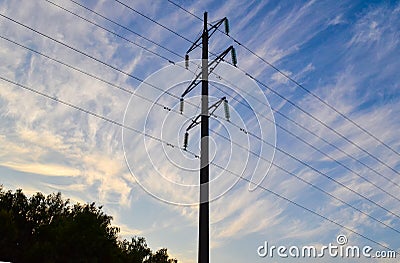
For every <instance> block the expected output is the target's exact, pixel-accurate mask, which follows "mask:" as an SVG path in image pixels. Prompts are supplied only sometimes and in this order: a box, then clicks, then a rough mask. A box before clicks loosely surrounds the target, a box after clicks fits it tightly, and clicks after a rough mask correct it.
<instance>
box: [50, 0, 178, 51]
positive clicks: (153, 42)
mask: <svg viewBox="0 0 400 263" xmlns="http://www.w3.org/2000/svg"><path fill="white" fill-rule="evenodd" d="M45 1H47V0H45ZM69 1H71V2H72V3H74V4H76V5H78V6H80V7H82V8H84V9H86V10H87V11H89V12H91V13H93V14H95V15H97V16H99V17H101V18H103V19H104V20H107V21H108V22H111V23H113V24H114V25H117V26H119V27H120V28H123V29H125V30H126V31H129V32H130V33H132V34H135V35H136V36H138V37H141V38H143V39H145V40H147V41H149V42H150V43H152V44H154V45H156V46H157V47H159V48H162V49H164V50H166V51H168V52H170V53H172V54H174V55H175V56H177V57H179V58H183V56H182V55H181V54H179V53H177V52H175V51H173V50H171V49H169V48H166V47H165V46H162V45H160V44H159V43H157V42H155V41H153V40H151V39H150V38H148V37H145V36H143V35H142V34H139V33H138V32H136V31H133V30H132V29H131V28H129V27H126V26H124V25H122V24H120V23H118V22H116V21H114V20H112V19H110V18H108V17H106V16H104V15H102V14H100V13H99V12H97V11H95V10H93V9H91V8H89V7H87V6H85V5H83V4H81V3H79V2H76V1H74V0H69Z"/></svg>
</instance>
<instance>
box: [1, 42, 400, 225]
mask: <svg viewBox="0 0 400 263" xmlns="http://www.w3.org/2000/svg"><path fill="white" fill-rule="evenodd" d="M0 38H2V39H4V40H7V41H9V42H11V43H13V44H15V45H18V46H20V47H22V48H25V49H27V50H29V51H31V52H34V53H36V54H39V55H41V56H43V57H45V58H47V59H50V60H52V61H55V62H57V63H60V64H62V65H63V66H66V67H68V68H71V69H73V70H76V71H78V72H80V73H82V74H85V75H87V76H89V77H92V78H95V79H96V80H99V81H102V82H104V83H106V84H108V85H110V86H113V87H115V88H118V89H121V90H123V91H125V92H127V93H129V94H131V95H134V96H137V97H139V98H142V99H144V100H146V101H148V102H150V103H153V104H156V105H157V106H159V107H161V108H163V109H166V110H168V111H172V112H174V113H176V114H180V113H179V112H178V111H176V110H173V109H170V108H169V107H168V106H165V105H162V104H160V103H158V102H156V101H153V100H150V99H148V98H146V97H144V96H141V95H139V94H137V93H133V92H132V91H130V90H128V89H125V88H123V87H121V86H118V85H115V84H114V83H111V82H109V81H106V80H104V79H102V78H99V77H97V76H95V75H93V74H90V73H87V72H85V71H83V70H81V69H78V68H76V67H73V66H71V65H68V64H66V63H64V62H62V61H60V60H57V59H54V58H52V57H50V56H47V55H45V54H43V53H41V52H38V51H36V50H34V49H31V48H29V47H26V46H24V45H22V44H19V43H17V42H15V41H12V40H10V39H8V38H6V37H3V36H1V35H0ZM217 88H218V87H217ZM197 107H198V106H197ZM185 117H187V118H188V116H185ZM230 124H231V125H233V126H235V127H236V128H238V129H240V130H243V129H242V128H241V127H240V126H238V125H236V124H234V123H230ZM211 131H212V132H214V133H216V134H217V135H219V136H220V137H222V138H224V139H226V140H228V141H230V140H229V139H228V138H226V137H225V136H224V135H222V134H220V133H218V132H216V131H214V130H212V129H211ZM246 133H248V134H249V135H250V136H253V137H255V138H256V139H258V140H259V141H261V142H263V143H264V144H267V145H269V146H272V147H274V145H272V144H271V143H269V142H266V141H265V140H263V139H262V138H260V137H259V136H257V135H255V134H253V133H252V132H250V131H246ZM230 142H232V143H233V144H235V145H237V146H241V145H240V144H238V143H236V142H234V141H230ZM242 147H243V146H242ZM276 149H277V150H278V151H280V152H282V153H284V154H285V155H287V156H289V157H291V158H292V159H295V160H296V161H298V162H300V163H301V164H302V165H305V166H307V167H309V165H308V164H306V163H305V162H304V161H301V160H299V159H298V158H296V157H294V156H293V155H291V154H290V153H288V152H286V151H284V150H282V149H280V148H278V147H276ZM246 150H248V151H250V153H252V154H253V155H255V156H256V157H258V158H260V159H263V160H264V161H267V162H269V161H268V160H266V159H265V158H264V157H262V156H261V155H259V154H256V153H255V152H253V151H251V150H249V149H246ZM272 165H274V166H277V167H278V168H280V169H281V170H283V171H285V172H286V173H288V174H290V175H292V176H295V177H296V178H298V179H300V180H302V181H303V182H306V181H304V180H303V179H301V178H299V177H298V176H296V175H295V174H294V173H292V172H289V171H287V170H286V169H284V168H282V167H281V166H278V165H276V164H272ZM313 169H314V170H316V169H315V168H313ZM316 171H318V173H319V174H321V175H323V176H326V175H325V174H323V173H322V172H320V171H319V170H316ZM334 181H335V182H336V180H334ZM306 183H308V182H306ZM336 183H337V182H336ZM308 184H310V183H308ZM310 185H311V186H312V187H314V188H316V189H320V188H319V187H318V186H315V185H313V184H310ZM376 187H377V186H376ZM378 188H379V187H378ZM379 189H380V188H379ZM349 190H350V191H352V192H354V190H352V189H349ZM322 191H323V190H322ZM324 192H325V191H324ZM325 193H326V192H325ZM327 194H328V195H330V196H332V195H331V194H330V193H327ZM388 194H389V195H390V196H392V197H394V196H393V195H391V194H390V193H388ZM361 197H363V196H361ZM334 198H336V197H334ZM363 198H364V199H366V200H367V201H370V202H372V203H374V204H376V203H375V202H374V201H372V200H370V199H369V198H366V197H363ZM394 198H396V197H394ZM396 199H397V198H396ZM397 200H398V199H397ZM350 206H351V205H350ZM378 206H379V207H381V208H382V209H384V210H386V211H388V212H389V213H391V214H393V213H392V212H391V211H389V210H387V209H386V208H384V207H382V206H380V205H378ZM351 207H352V206H351ZM357 211H358V210H357ZM394 215H395V214H394ZM378 221H379V222H380V220H378Z"/></svg>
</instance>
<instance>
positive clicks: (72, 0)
mask: <svg viewBox="0 0 400 263" xmlns="http://www.w3.org/2000/svg"><path fill="white" fill-rule="evenodd" d="M45 1H47V2H49V3H51V4H53V5H55V6H57V7H59V8H61V9H63V10H65V11H66V12H69V13H71V14H73V15H75V16H77V17H79V18H81V19H83V20H84V21H87V22H89V23H91V24H93V25H95V26H98V27H100V28H101V29H103V30H105V31H107V32H109V33H111V34H113V35H117V36H118V37H120V38H122V39H124V40H126V41H128V42H131V41H130V40H128V39H126V38H124V37H121V36H119V35H118V34H115V33H114V32H112V31H110V30H108V29H106V28H104V27H102V26H100V25H98V24H96V23H93V22H91V21H89V20H87V19H85V18H83V17H81V16H79V15H77V14H75V13H73V12H71V11H69V10H67V9H65V8H63V7H61V6H59V5H57V4H54V3H53V2H51V1H49V0H45ZM70 1H71V2H73V3H75V4H77V5H78V6H80V7H82V8H85V9H86V10H88V11H90V12H92V13H94V14H96V15H98V16H100V17H102V18H103V19H106V20H107V21H109V22H112V23H114V24H116V25H118V26H119V27H121V28H124V29H126V30H128V31H130V32H132V33H134V34H137V35H139V36H140V37H143V36H142V35H140V34H138V33H136V32H134V31H132V30H130V29H129V28H127V27H125V26H123V25H121V24H119V23H117V22H115V21H114V20H111V19H109V18H107V17H105V16H103V15H101V14H99V13H98V12H96V11H94V10H92V9H90V8H88V7H86V6H83V5H81V4H79V3H77V2H76V1H74V0H70ZM170 2H171V3H173V2H172V1H170ZM173 4H175V3H173ZM177 6H178V5H177ZM183 10H184V9H183ZM136 11H137V10H136ZM137 12H138V11H137ZM189 13H190V12H189ZM145 17H146V18H147V16H145ZM143 38H145V37H143ZM145 39H146V40H148V41H150V42H151V43H153V44H155V45H157V46H158V47H161V48H163V49H165V50H167V51H169V52H171V53H173V54H175V55H177V56H179V57H181V58H182V57H183V56H181V55H179V54H178V53H176V52H174V51H171V50H169V49H168V48H165V47H164V46H162V45H160V44H158V43H156V42H154V41H152V40H151V39H148V38H145ZM131 43H132V42H131ZM133 44H135V43H133ZM140 47H141V46H140ZM144 49H145V50H147V49H146V48H144ZM150 52H151V53H152V54H155V55H156V56H159V57H161V58H163V59H164V60H166V61H168V62H170V63H173V64H175V62H173V61H172V60H170V59H168V58H166V57H164V56H161V55H159V54H158V53H156V52H152V51H150ZM214 74H215V75H217V74H216V73H214ZM217 76H218V75H217ZM219 77H221V76H219ZM225 81H226V80H225ZM213 86H215V85H213ZM238 88H239V87H238ZM239 89H240V88H239ZM220 90H221V89H220ZM221 91H222V90H221ZM242 91H244V90H242ZM222 92H223V91H222ZM244 92H246V91H244ZM224 93H225V92H224ZM225 94H226V95H229V94H227V93H225ZM247 94H248V95H249V96H251V97H253V98H254V99H256V100H257V101H259V102H260V103H262V104H264V102H262V101H260V100H259V99H258V98H257V97H255V96H253V95H252V94H249V93H247ZM238 102H239V103H241V104H242V105H245V106H247V107H248V105H247V104H244V103H243V102H241V101H238ZM264 105H265V104H264ZM274 112H276V113H278V114H280V115H282V116H283V117H284V118H286V119H288V120H291V119H290V118H288V117H286V116H285V115H284V114H282V113H280V112H279V111H274ZM266 119H267V118H266ZM267 120H269V119H267ZM269 121H271V120H269ZM296 124H297V122H296ZM276 125H277V126H279V125H278V124H276ZM280 128H282V129H284V130H285V131H286V132H288V133H289V134H291V135H293V136H295V137H296V138H298V139H300V138H299V137H298V136H296V135H294V134H293V133H291V132H290V131H288V130H287V129H285V128H283V127H280ZM317 137H318V138H320V139H323V138H321V137H319V136H317ZM300 140H302V141H303V142H304V143H306V144H307V145H309V146H311V147H312V148H313V149H315V150H317V151H318V152H320V153H322V154H324V155H325V156H327V157H328V158H330V159H331V160H334V161H335V162H336V163H338V164H340V165H341V166H343V167H344V168H346V169H347V170H350V169H349V168H348V167H347V166H344V165H343V164H342V163H341V162H338V161H337V160H335V159H333V158H332V157H330V156H329V155H327V154H325V153H323V152H322V151H320V150H319V149H318V148H316V147H314V146H312V145H311V144H309V143H308V142H306V141H305V140H303V139H300ZM330 144H331V143H330ZM332 145H333V144H332ZM334 147H336V146H334ZM336 148H337V147H336ZM346 154H347V153H346ZM347 155H348V154H347ZM348 156H350V157H352V156H351V155H348ZM353 158H354V157H353ZM354 159H356V158H354ZM356 160H357V159H356ZM357 161H359V160H357ZM359 162H360V161H359ZM360 163H362V162H360ZM362 164H363V165H364V166H366V165H365V164H364V163H362ZM366 167H368V168H370V169H371V167H369V166H366ZM373 171H374V172H375V173H376V174H378V175H380V176H381V177H383V178H385V179H386V180H388V181H390V182H392V183H393V184H395V185H396V186H398V187H400V185H399V184H398V183H396V182H394V181H393V180H391V179H390V178H388V177H387V176H384V175H382V174H381V173H378V172H377V171H376V170H375V169H373ZM351 172H353V173H354V174H356V175H358V176H359V177H361V178H363V179H364V180H365V181H367V182H369V183H371V184H372V185H374V186H375V187H377V188H378V189H380V190H381V191H383V192H385V193H387V194H389V195H390V196H392V197H394V196H393V195H392V194H390V193H388V192H387V191H385V190H384V189H383V188H381V187H379V186H377V185H376V184H374V183H373V182H371V181H370V180H369V179H366V178H365V177H363V176H362V175H361V174H359V173H356V172H355V171H354V170H351ZM396 199H397V198H396ZM397 200H399V199H397ZM399 201H400V200H399Z"/></svg>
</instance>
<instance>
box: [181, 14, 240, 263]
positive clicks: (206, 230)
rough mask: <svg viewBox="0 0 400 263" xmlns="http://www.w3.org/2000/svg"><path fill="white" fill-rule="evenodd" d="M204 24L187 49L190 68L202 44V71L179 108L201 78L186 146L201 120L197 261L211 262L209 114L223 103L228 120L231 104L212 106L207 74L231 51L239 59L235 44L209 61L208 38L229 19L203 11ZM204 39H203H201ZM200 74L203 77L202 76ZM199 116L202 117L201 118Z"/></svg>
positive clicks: (186, 62)
mask: <svg viewBox="0 0 400 263" xmlns="http://www.w3.org/2000/svg"><path fill="white" fill-rule="evenodd" d="M203 22H204V26H203V33H202V35H201V36H200V37H199V38H198V39H197V40H196V41H195V42H194V43H193V45H192V46H191V47H190V48H189V50H188V51H187V52H186V56H185V66H186V68H187V69H188V68H189V53H190V52H191V51H193V50H194V49H196V48H197V47H199V46H200V43H201V46H202V56H201V57H202V61H201V67H202V70H201V73H199V74H198V75H197V76H196V77H195V78H194V80H193V81H192V82H191V83H190V85H189V87H188V88H187V89H186V90H185V91H184V92H183V93H182V95H181V99H180V111H181V113H182V112H183V106H184V97H185V96H186V95H187V94H188V93H189V92H190V91H192V90H193V89H194V88H195V87H196V86H197V85H198V84H200V82H201V113H200V115H198V116H196V117H194V118H193V119H192V123H191V124H190V125H189V126H188V127H187V129H186V133H185V138H184V143H183V145H184V146H183V147H184V150H186V148H187V146H188V140H189V130H190V129H192V128H194V127H196V126H197V125H199V124H201V128H200V129H201V130H200V136H201V138H200V139H201V140H200V207H199V209H200V210H199V246H198V249H199V252H198V263H209V261H210V203H209V198H210V193H209V192H210V185H209V181H210V167H209V118H210V115H212V114H213V113H214V111H215V110H216V109H217V108H218V107H219V105H221V104H222V103H224V108H225V118H226V119H227V120H228V121H229V106H228V101H227V99H226V97H223V98H221V99H220V100H219V101H217V102H216V103H214V104H213V105H211V106H209V101H208V76H209V74H210V73H211V72H212V71H213V70H214V69H215V68H216V67H217V65H218V64H219V63H220V62H221V61H223V59H224V57H225V56H226V55H227V54H228V53H229V52H230V53H231V55H232V64H233V65H234V66H236V64H237V59H236V53H235V49H234V48H233V46H230V47H229V48H228V49H227V50H225V51H224V52H222V53H221V54H220V55H219V56H217V57H216V58H215V59H214V60H213V61H212V62H211V63H209V62H208V40H209V38H210V36H211V35H212V34H214V33H215V31H216V30H217V29H218V27H219V26H220V25H222V23H225V33H226V34H229V24H228V19H227V18H226V17H225V18H223V19H221V20H219V21H218V22H216V23H215V24H214V25H210V28H208V26H209V24H208V22H207V12H204V20H203ZM200 40H201V42H200ZM200 76H201V79H200V80H199V78H200ZM199 119H200V120H199Z"/></svg>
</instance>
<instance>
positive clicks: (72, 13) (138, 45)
mask: <svg viewBox="0 0 400 263" xmlns="http://www.w3.org/2000/svg"><path fill="white" fill-rule="evenodd" d="M44 1H46V2H48V3H50V4H52V5H54V6H56V7H58V8H60V9H62V10H64V11H65V12H68V13H70V14H71V15H74V16H76V17H78V18H80V19H82V20H84V21H86V22H88V23H89V24H92V25H94V26H97V27H99V28H101V29H102V30H104V31H106V32H108V33H110V34H112V35H114V36H116V37H119V38H121V39H123V40H125V41H127V42H129V43H131V44H133V45H135V46H137V47H139V48H141V49H143V50H146V51H147V52H149V53H151V54H153V55H155V56H157V57H160V58H162V59H164V60H167V61H168V62H169V63H171V64H175V62H173V61H172V60H169V59H168V58H166V57H165V56H163V55H160V54H158V53H156V52H154V51H152V50H150V49H148V48H146V47H145V46H142V45H140V44H138V43H136V42H134V41H132V40H130V39H127V38H126V37H124V36H121V35H120V34H117V33H115V32H113V31H111V30H109V29H107V28H105V27H103V26H101V25H99V24H97V23H95V22H93V21H90V20H89V19H86V18H84V17H83V16H80V15H78V14H77V13H74V12H72V11H70V10H68V9H66V8H64V7H62V6H60V5H58V4H56V3H54V2H52V1H50V0H44Z"/></svg>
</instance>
